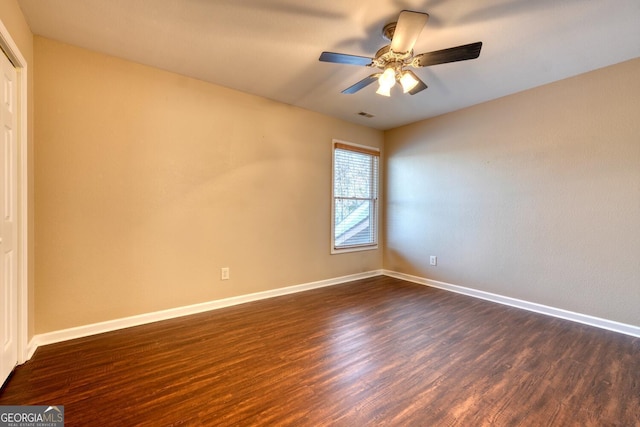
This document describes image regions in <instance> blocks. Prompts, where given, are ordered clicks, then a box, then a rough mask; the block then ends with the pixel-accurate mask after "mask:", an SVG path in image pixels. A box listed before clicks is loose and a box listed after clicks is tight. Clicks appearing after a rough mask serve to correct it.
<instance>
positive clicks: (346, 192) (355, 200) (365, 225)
mask: <svg viewBox="0 0 640 427" xmlns="http://www.w3.org/2000/svg"><path fill="white" fill-rule="evenodd" d="M379 160H380V151H379V150H378V149H377V148H371V147H363V146H361V145H354V144H347V143H344V142H340V141H334V145H333V209H332V211H333V214H332V224H331V225H332V227H331V232H332V233H331V234H332V238H331V242H332V244H331V253H339V252H347V251H355V250H367V249H375V248H377V247H378V167H379V166H378V164H379Z"/></svg>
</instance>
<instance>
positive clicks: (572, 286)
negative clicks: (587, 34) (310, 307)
mask: <svg viewBox="0 0 640 427" xmlns="http://www.w3.org/2000/svg"><path fill="white" fill-rule="evenodd" d="M638 76H640V59H636V60H633V61H629V62H625V63H622V64H618V65H615V66H612V67H608V68H605V69H601V70H598V71H594V72H591V73H588V74H584V75H581V76H578V77H574V78H571V79H567V80H564V81H560V82H556V83H553V84H549V85H546V86H543V87H540V88H536V89H533V90H529V91H526V92H522V93H519V94H516V95H512V96H508V97H505V98H502V99H498V100H495V101H492V102H488V103H485V104H482V105H478V106H475V107H471V108H468V109H465V110H462V111H458V112H455V113H451V114H447V115H444V116H441V117H437V118H434V119H431V120H427V121H424V122H420V123H416V124H413V125H409V126H406V127H402V128H399V129H395V130H391V131H389V132H387V133H385V149H386V154H387V165H386V167H387V186H386V194H387V195H388V197H387V204H386V209H387V211H386V215H387V217H386V218H387V220H386V221H387V228H386V248H385V256H384V265H385V268H386V269H389V270H394V271H398V272H403V273H407V274H412V275H417V276H420V277H425V278H429V279H433V280H439V281H443V282H448V283H451V284H455V285H460V286H465V287H470V288H474V289H479V290H482V291H487V292H493V293H497V294H501V295H505V296H509V297H514V298H519V299H524V300H527V301H531V302H536V303H541V304H545V305H549V306H553V307H558V308H563V309H567V310H571V311H574V312H578V313H583V314H588V315H593V316H597V317H602V318H606V319H610V320H615V321H620V322H623V323H628V324H632V325H640V310H639V309H638V307H640V79H638ZM497 84H498V83H497ZM430 255H436V256H438V265H437V266H436V267H431V266H429V262H428V259H429V256H430Z"/></svg>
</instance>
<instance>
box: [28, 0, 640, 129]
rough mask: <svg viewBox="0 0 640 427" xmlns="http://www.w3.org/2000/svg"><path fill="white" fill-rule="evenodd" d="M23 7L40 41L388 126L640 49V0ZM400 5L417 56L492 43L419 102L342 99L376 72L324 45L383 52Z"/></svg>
mask: <svg viewBox="0 0 640 427" xmlns="http://www.w3.org/2000/svg"><path fill="white" fill-rule="evenodd" d="M18 1H19V4H20V6H21V8H22V10H23V12H24V14H25V16H26V19H27V21H28V23H29V25H30V26H31V29H32V31H33V32H34V33H35V34H37V35H41V36H44V37H48V38H51V39H54V40H59V41H62V42H65V43H69V44H73V45H76V46H80V47H84V48H87V49H91V50H94V51H98V52H102V53H105V54H108V55H113V56H117V57H121V58H124V59H128V60H131V61H135V62H138V63H142V64H146V65H151V66H154V67H157V68H161V69H164V70H169V71H173V72H176V73H180V74H183V75H186V76H191V77H195V78H197V79H201V80H205V81H208V82H211V83H215V84H218V85H222V86H226V87H229V88H233V89H237V90H240V91H243V92H248V93H252V94H256V95H259V96H263V97H266V98H270V99H274V100H277V101H280V102H284V103H286V104H292V105H296V106H299V107H303V108H306V109H309V110H313V111H318V112H320V113H324V114H327V115H330V116H334V117H339V118H342V119H344V120H348V121H351V122H355V123H361V124H364V125H367V126H370V127H373V128H378V129H390V128H393V127H397V126H400V125H403V124H407V123H411V122H415V121H418V120H421V119H425V118H428V117H433V116H436V115H440V114H443V113H446V112H450V111H454V110H457V109H460V108H464V107H467V106H470V105H474V104H477V103H480V102H484V101H488V100H491V99H495V98H498V97H501V96H505V95H508V94H511V93H515V92H519V91H522V90H525V89H529V88H532V87H535V86H539V85H542V84H546V83H549V82H553V81H556V80H560V79H563V78H566V77H570V76H573V75H576V74H580V73H584V72H587V71H590V70H594V69H597V68H601V67H605V66H607V65H611V64H615V63H618V62H622V61H625V60H628V59H632V58H637V57H640V1H638V0H535V1H534V0H482V1H480V0H478V1H468V0H446V1H445V0H422V1H418V0H325V1H321V2H320V1H319V2H311V1H308V0H228V1H224V0H46V1H44V0H18ZM403 9H407V10H415V11H421V12H427V13H429V14H430V19H429V22H427V25H426V26H425V28H424V30H423V31H422V34H421V35H420V38H419V39H418V42H417V43H416V45H415V47H414V51H415V52H416V53H422V52H429V51H433V50H439V49H444V48H448V47H452V46H458V45H462V44H467V43H472V42H476V41H482V42H483V43H484V44H483V48H482V52H481V54H480V57H479V58H478V59H475V60H471V61H465V62H456V63H451V64H443V65H436V66H433V67H428V68H422V69H418V70H416V74H418V76H420V77H421V78H422V79H423V80H424V81H425V83H426V84H427V85H428V86H429V88H428V89H427V90H425V91H422V92H420V93H419V94H417V95H414V96H411V95H404V94H402V93H401V91H400V90H396V91H395V92H394V93H392V96H391V98H386V97H383V96H380V95H376V94H375V89H376V87H375V86H376V85H375V84H373V85H371V86H369V87H367V88H365V89H363V90H361V91H360V92H358V93H356V94H353V95H344V94H341V93H340V92H341V91H342V90H343V89H345V88H347V87H349V86H351V85H352V84H353V83H355V82H357V81H359V80H360V79H362V78H364V77H366V76H368V75H369V74H371V73H372V70H371V69H369V68H366V67H357V66H353V65H342V64H333V63H324V62H319V61H318V57H319V56H320V53H321V52H322V51H325V50H326V51H333V52H340V53H348V54H354V55H362V56H369V57H372V56H374V54H375V52H376V51H377V50H378V49H379V48H380V47H382V46H383V45H384V44H386V43H385V41H384V40H383V39H382V37H381V35H380V34H381V29H382V27H383V26H384V24H386V23H388V22H391V21H395V20H397V16H398V14H399V12H400V11H401V10H403ZM361 111H365V112H368V113H371V114H373V115H374V116H375V117H373V118H369V119H368V118H364V117H361V116H358V115H357V113H358V112H361Z"/></svg>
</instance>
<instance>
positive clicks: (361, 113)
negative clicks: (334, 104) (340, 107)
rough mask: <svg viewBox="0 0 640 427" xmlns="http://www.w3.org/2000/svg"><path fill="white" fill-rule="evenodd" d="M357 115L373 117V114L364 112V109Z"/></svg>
mask: <svg viewBox="0 0 640 427" xmlns="http://www.w3.org/2000/svg"><path fill="white" fill-rule="evenodd" d="M358 115H359V116H362V117H366V118H367V119H370V118H371V117H373V114H369V113H365V112H364V111H360V112H359V113H358Z"/></svg>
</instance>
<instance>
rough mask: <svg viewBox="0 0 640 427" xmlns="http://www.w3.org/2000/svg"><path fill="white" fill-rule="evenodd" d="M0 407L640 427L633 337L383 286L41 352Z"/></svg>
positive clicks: (191, 419) (123, 414)
mask: <svg viewBox="0 0 640 427" xmlns="http://www.w3.org/2000/svg"><path fill="white" fill-rule="evenodd" d="M0 404H2V405H27V404H29V405H35V404H41V405H49V404H58V405H64V406H65V419H66V425H67V426H86V425H96V423H98V424H99V425H103V426H110V425H114V426H121V425H139V426H146V425H148V426H163V425H165V426H178V425H189V426H191V425H194V426H201V425H212V426H226V425H228V426H232V425H233V426H369V425H376V426H377V425H389V426H414V425H415V426H465V427H466V426H485V425H486V426H542V425H544V426H556V425H557V426H581V427H582V426H640V339H638V338H633V337H629V336H625V335H621V334H617V333H614V332H609V331H604V330H600V329H596V328H592V327H588V326H584V325H579V324H576V323H571V322H568V321H565V320H561V319H554V318H550V317H546V316H543V315H540V314H536V313H530V312H526V311H522V310H518V309H515V308H511V307H506V306H501V305H498V304H494V303H491V302H487V301H482V300H478V299H474V298H470V297H466V296H463V295H458V294H454V293H450V292H446V291H442V290H437V289H432V288H428V287H424V286H420V285H416V284H412V283H407V282H403V281H401V280H398V279H393V278H389V277H382V276H381V277H376V278H371V279H365V280H360V281H356V282H351V283H347V284H343V285H338V286H332V287H329V288H323V289H316V290H312V291H308V292H304V293H300V294H293V295H287V296H283V297H278V298H272V299H269V300H264V301H257V302H252V303H247V304H244V305H240V306H235V307H229V308H225V309H221V310H216V311H212V312H209V313H202V314H198V315H193V316H188V317H183V318H179V319H173V320H168V321H163V322H158V323H154V324H149V325H143V326H139V327H135V328H129V329H124V330H121V331H116V332H110V333H106V334H101V335H96V336H92V337H87V338H82V339H77V340H72V341H67V342H62V343H58V344H52V345H48V346H44V347H41V348H39V349H38V351H37V352H36V354H35V355H34V357H33V358H32V360H31V361H29V362H28V363H26V364H24V365H22V366H19V367H18V368H17V369H16V371H15V372H14V374H13V376H12V377H11V378H10V380H9V381H8V383H7V384H6V385H5V386H4V388H3V389H2V391H1V392H0ZM105 414H108V416H105ZM97 420H98V421H97Z"/></svg>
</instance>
